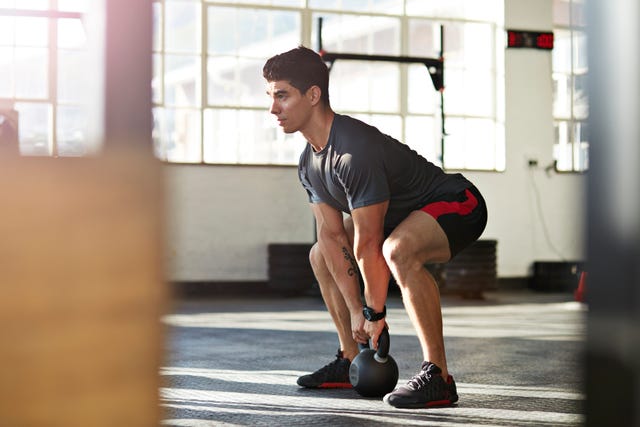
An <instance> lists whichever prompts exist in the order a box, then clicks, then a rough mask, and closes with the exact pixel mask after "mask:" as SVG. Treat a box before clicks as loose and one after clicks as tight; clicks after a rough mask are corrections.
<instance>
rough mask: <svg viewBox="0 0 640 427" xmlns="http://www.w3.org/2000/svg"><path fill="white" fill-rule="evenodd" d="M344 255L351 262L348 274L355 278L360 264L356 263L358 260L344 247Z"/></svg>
mask: <svg viewBox="0 0 640 427" xmlns="http://www.w3.org/2000/svg"><path fill="white" fill-rule="evenodd" d="M342 254H343V255H344V259H346V260H347V261H349V264H351V267H349V269H348V270H347V274H348V275H349V276H355V275H356V274H357V272H358V263H357V262H356V259H355V258H354V257H353V256H352V255H351V254H350V253H349V250H348V249H347V248H346V247H344V246H343V247H342Z"/></svg>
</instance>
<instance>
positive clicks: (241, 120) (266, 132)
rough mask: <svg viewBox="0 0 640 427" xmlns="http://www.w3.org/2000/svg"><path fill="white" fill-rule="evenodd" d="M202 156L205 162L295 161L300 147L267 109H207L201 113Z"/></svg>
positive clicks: (299, 139) (301, 141) (299, 141)
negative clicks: (202, 120)
mask: <svg viewBox="0 0 640 427" xmlns="http://www.w3.org/2000/svg"><path fill="white" fill-rule="evenodd" d="M204 123H205V125H204V158H205V162H209V163H247V164H265V163H268V164H295V163H297V161H298V158H299V157H300V153H301V152H302V149H303V148H304V144H305V143H306V142H305V141H304V138H303V137H302V136H301V135H300V134H299V133H295V134H285V133H284V132H282V130H281V129H279V128H278V127H277V124H276V121H275V119H274V118H273V116H272V115H271V114H269V113H268V112H267V111H255V110H233V109H209V110H206V111H205V116H204Z"/></svg>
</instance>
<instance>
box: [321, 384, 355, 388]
mask: <svg viewBox="0 0 640 427" xmlns="http://www.w3.org/2000/svg"><path fill="white" fill-rule="evenodd" d="M318 388H353V386H352V385H351V383H323V384H320V385H319V386H318Z"/></svg>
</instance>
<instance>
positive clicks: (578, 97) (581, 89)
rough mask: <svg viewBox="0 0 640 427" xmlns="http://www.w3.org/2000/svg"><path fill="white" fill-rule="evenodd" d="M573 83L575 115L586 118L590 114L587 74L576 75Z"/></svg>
mask: <svg viewBox="0 0 640 427" xmlns="http://www.w3.org/2000/svg"><path fill="white" fill-rule="evenodd" d="M573 84H574V86H573V117H574V118H576V119H580V120H584V119H586V118H587V117H588V116H589V98H588V97H587V95H588V92H587V90H588V88H587V75H586V74H576V75H574V76H573Z"/></svg>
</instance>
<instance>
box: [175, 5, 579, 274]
mask: <svg viewBox="0 0 640 427" xmlns="http://www.w3.org/2000/svg"><path fill="white" fill-rule="evenodd" d="M505 27H506V28H514V29H531V30H542V31H548V30H551V29H552V21H551V0H536V1H531V0H506V2H505ZM505 61H506V63H505V72H506V79H505V80H506V81H505V93H506V100H505V105H506V116H505V120H506V123H505V132H506V143H507V161H506V171H505V172H504V173H489V172H465V175H466V176H467V177H469V178H470V179H471V180H472V181H474V182H475V183H476V185H477V186H478V188H479V189H480V190H481V191H482V193H483V194H484V196H485V199H486V200H487V203H488V205H489V222H488V225H487V229H486V231H485V233H484V235H483V238H491V239H496V240H497V241H498V275H499V276H500V277H524V276H528V275H530V272H531V266H532V263H533V262H534V261H540V260H545V261H548V260H551V261H554V260H562V259H565V260H583V259H584V257H585V255H584V251H583V243H584V236H583V234H584V232H583V231H584V230H583V229H584V224H585V215H584V212H585V210H584V192H585V189H584V184H585V176H584V175H577V174H557V173H555V172H553V171H551V172H546V171H545V170H544V169H545V167H546V166H548V165H550V164H551V163H552V161H553V159H552V146H553V138H554V137H553V123H552V110H551V108H552V81H551V53H550V52H549V51H536V50H530V49H509V50H507V52H506V54H505ZM529 159H535V160H537V162H538V167H537V168H530V167H529V166H528V160H529ZM165 169H166V174H167V183H168V201H167V202H168V224H169V225H168V237H169V243H168V246H169V251H168V257H169V263H168V267H169V271H168V276H169V279H171V280H182V281H223V282H226V281H263V280H267V278H268V277H267V276H268V271H267V244H269V243H281V242H290V243H299V242H312V241H313V219H312V217H311V214H310V212H309V207H308V205H307V199H306V195H305V193H304V191H303V190H302V188H301V187H300V184H299V183H298V180H297V173H296V169H295V168H293V167H252V166H247V167H242V166H197V165H166V167H165ZM536 188H537V194H538V195H539V198H538V197H537V196H536V190H535V189H536ZM538 206H539V207H538ZM545 230H546V231H545ZM547 235H548V236H549V237H548V238H547V237H546V236H547Z"/></svg>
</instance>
